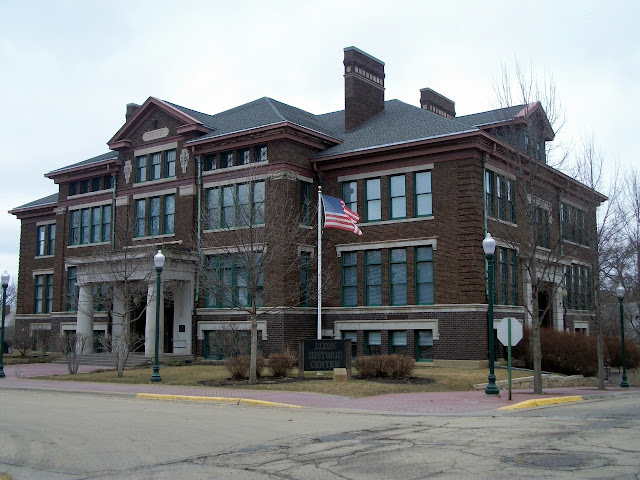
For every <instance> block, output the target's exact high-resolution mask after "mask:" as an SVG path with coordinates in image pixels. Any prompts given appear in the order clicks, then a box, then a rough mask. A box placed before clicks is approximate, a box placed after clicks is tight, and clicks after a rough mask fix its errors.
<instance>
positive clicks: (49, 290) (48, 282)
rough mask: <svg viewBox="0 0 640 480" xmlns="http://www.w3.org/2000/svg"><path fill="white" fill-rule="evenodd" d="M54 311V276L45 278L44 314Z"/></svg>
mask: <svg viewBox="0 0 640 480" xmlns="http://www.w3.org/2000/svg"><path fill="white" fill-rule="evenodd" d="M52 310H53V275H45V276H44V313H51V311H52Z"/></svg>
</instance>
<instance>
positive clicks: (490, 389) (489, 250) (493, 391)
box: [482, 233, 500, 395]
mask: <svg viewBox="0 0 640 480" xmlns="http://www.w3.org/2000/svg"><path fill="white" fill-rule="evenodd" d="M482 248H483V250H484V254H485V256H486V258H487V267H488V269H489V274H488V277H489V292H488V293H489V299H488V300H489V311H488V313H487V331H488V334H489V377H488V378H489V383H488V384H487V388H486V389H485V391H484V393H486V394H487V395H499V394H500V390H498V386H497V385H496V375H495V373H494V365H493V361H494V358H493V357H494V346H493V281H494V279H493V277H494V268H495V256H494V254H495V251H496V241H495V240H494V239H493V238H492V237H491V234H490V233H487V236H486V238H485V239H484V240H483V241H482Z"/></svg>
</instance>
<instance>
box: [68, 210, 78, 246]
mask: <svg viewBox="0 0 640 480" xmlns="http://www.w3.org/2000/svg"><path fill="white" fill-rule="evenodd" d="M69 225H70V229H69V245H79V244H80V210H72V211H71V218H70V220H69Z"/></svg>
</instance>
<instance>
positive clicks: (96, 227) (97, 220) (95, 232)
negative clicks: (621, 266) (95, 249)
mask: <svg viewBox="0 0 640 480" xmlns="http://www.w3.org/2000/svg"><path fill="white" fill-rule="evenodd" d="M101 212H102V209H101V208H100V207H93V208H92V209H91V242H92V243H95V242H99V241H101V239H102V236H101V235H100V227H101V226H102V216H101V215H100V214H101Z"/></svg>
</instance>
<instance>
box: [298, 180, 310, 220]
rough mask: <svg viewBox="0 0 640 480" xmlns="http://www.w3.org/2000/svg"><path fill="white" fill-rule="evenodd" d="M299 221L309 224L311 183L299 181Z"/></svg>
mask: <svg viewBox="0 0 640 480" xmlns="http://www.w3.org/2000/svg"><path fill="white" fill-rule="evenodd" d="M300 223H302V224H303V225H311V184H310V183H308V182H302V181H301V182H300Z"/></svg>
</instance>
